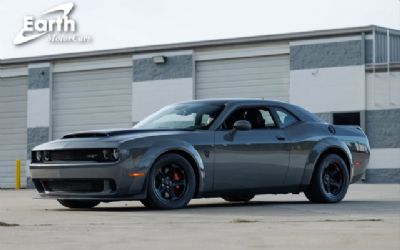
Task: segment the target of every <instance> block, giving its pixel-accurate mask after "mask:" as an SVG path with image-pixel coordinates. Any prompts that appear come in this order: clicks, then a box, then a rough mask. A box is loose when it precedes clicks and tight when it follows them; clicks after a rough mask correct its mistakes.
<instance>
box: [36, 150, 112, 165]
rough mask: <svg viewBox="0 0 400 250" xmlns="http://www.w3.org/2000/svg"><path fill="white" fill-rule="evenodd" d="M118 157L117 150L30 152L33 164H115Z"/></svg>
mask: <svg viewBox="0 0 400 250" xmlns="http://www.w3.org/2000/svg"><path fill="white" fill-rule="evenodd" d="M118 157H119V151H118V149H111V148H103V149H69V150H64V149H63V150H49V151H32V162H33V163H42V162H43V163H54V162H115V161H117V160H118Z"/></svg>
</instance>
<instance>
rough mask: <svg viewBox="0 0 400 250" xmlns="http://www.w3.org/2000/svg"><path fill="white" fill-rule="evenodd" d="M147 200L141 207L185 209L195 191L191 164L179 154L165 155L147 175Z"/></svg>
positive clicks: (194, 178)
mask: <svg viewBox="0 0 400 250" xmlns="http://www.w3.org/2000/svg"><path fill="white" fill-rule="evenodd" d="M147 184H148V186H147V198H146V199H144V200H141V202H142V203H143V205H145V206H146V207H148V208H153V209H176V208H182V207H185V206H186V205H187V204H188V203H189V201H190V200H191V199H192V197H193V195H194V193H195V190H196V175H195V173H194V170H193V168H192V166H191V164H190V163H189V162H188V161H187V160H186V159H185V158H184V157H182V156H181V155H179V154H172V153H171V154H165V155H163V156H161V157H160V158H159V159H158V160H157V161H156V162H155V164H154V165H153V167H152V168H151V170H150V173H149V175H148V181H147Z"/></svg>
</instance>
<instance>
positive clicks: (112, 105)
mask: <svg viewBox="0 0 400 250" xmlns="http://www.w3.org/2000/svg"><path fill="white" fill-rule="evenodd" d="M52 110H53V118H52V119H53V120H52V122H53V138H60V137H62V136H63V135H64V134H67V133H71V132H74V131H83V130H93V129H104V128H125V127H131V126H132V119H131V116H132V111H131V110H132V68H131V67H127V68H113V69H97V70H88V71H78V72H64V73H55V74H54V76H53V102H52Z"/></svg>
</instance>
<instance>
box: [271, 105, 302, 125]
mask: <svg viewBox="0 0 400 250" xmlns="http://www.w3.org/2000/svg"><path fill="white" fill-rule="evenodd" d="M275 112H276V114H277V115H278V119H279V121H280V122H281V124H282V126H283V127H284V128H286V127H289V126H290V125H292V124H295V123H296V122H298V119H297V118H296V117H294V116H293V115H292V114H291V113H289V112H288V111H286V110H285V109H283V108H275Z"/></svg>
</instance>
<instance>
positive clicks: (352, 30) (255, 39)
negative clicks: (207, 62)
mask: <svg viewBox="0 0 400 250" xmlns="http://www.w3.org/2000/svg"><path fill="white" fill-rule="evenodd" d="M374 29H388V28H384V27H380V26H377V25H367V26H358V27H348V28H339V29H327V30H312V31H300V32H291V33H282V34H273V35H261V36H250V37H238V38H224V39H215V40H203V41H194V42H182V43H171V44H161V45H148V46H137V47H126V48H119V49H106V50H93V51H86V52H73V53H63V54H53V55H42V56H32V57H20V58H7V59H1V60H0V66H3V65H4V64H18V63H35V62H43V61H52V60H61V59H73V58H77V57H98V56H109V55H121V54H127V53H146V52H162V51H166V50H183V49H196V48H201V47H208V46H224V45H240V44H244V43H259V42H268V41H288V40H294V39H299V38H302V39H310V38H318V37H326V36H334V35H352V34H357V33H362V32H372V31H373V30H374Z"/></svg>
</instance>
